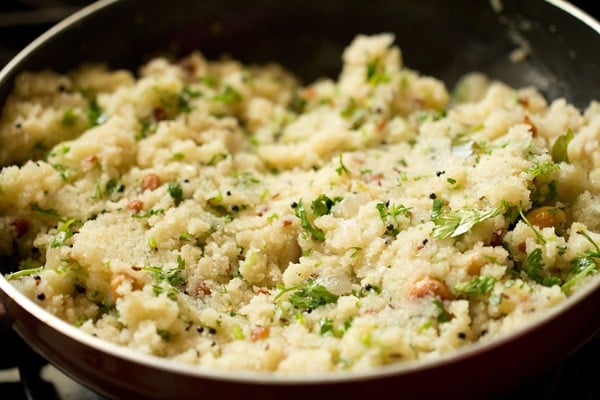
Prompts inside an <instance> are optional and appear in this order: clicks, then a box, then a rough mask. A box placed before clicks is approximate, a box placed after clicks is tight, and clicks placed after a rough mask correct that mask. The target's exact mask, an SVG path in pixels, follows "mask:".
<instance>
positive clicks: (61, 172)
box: [50, 164, 75, 181]
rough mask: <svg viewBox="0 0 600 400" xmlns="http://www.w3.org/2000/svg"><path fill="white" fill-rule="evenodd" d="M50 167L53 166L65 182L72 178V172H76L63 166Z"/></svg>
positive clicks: (54, 165)
mask: <svg viewBox="0 0 600 400" xmlns="http://www.w3.org/2000/svg"><path fill="white" fill-rule="evenodd" d="M50 165H51V166H52V168H54V170H55V171H56V172H58V174H59V175H60V178H61V179H62V180H63V181H66V180H68V179H69V177H70V176H71V172H74V171H75V170H74V169H73V168H70V167H67V166H65V165H62V164H50Z"/></svg>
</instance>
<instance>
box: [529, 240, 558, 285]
mask: <svg viewBox="0 0 600 400" xmlns="http://www.w3.org/2000/svg"><path fill="white" fill-rule="evenodd" d="M521 267H522V269H523V271H525V272H526V273H527V277H528V278H529V279H531V280H532V281H534V282H536V283H539V284H540V285H544V286H553V285H560V284H561V283H562V280H561V279H560V278H558V277H555V276H548V275H546V274H545V273H544V268H545V264H544V260H543V258H542V249H540V248H537V249H535V250H533V251H532V252H531V253H529V254H528V255H527V258H526V259H525V262H524V263H523V265H522V266H521Z"/></svg>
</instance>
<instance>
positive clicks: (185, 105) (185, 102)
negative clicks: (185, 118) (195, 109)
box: [177, 86, 201, 113]
mask: <svg viewBox="0 0 600 400" xmlns="http://www.w3.org/2000/svg"><path fill="white" fill-rule="evenodd" d="M200 96H201V93H200V92H199V91H197V90H192V89H190V88H189V87H187V86H184V87H183V89H181V92H179V95H178V97H177V106H178V108H179V111H180V112H182V113H189V112H190V111H192V107H191V106H190V100H191V99H195V98H197V97H200Z"/></svg>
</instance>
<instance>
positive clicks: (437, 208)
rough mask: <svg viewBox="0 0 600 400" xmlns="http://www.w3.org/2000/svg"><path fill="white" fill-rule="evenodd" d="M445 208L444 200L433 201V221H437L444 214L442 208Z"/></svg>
mask: <svg viewBox="0 0 600 400" xmlns="http://www.w3.org/2000/svg"><path fill="white" fill-rule="evenodd" d="M443 206H444V200H442V199H433V205H432V207H431V220H432V221H435V220H436V219H437V218H439V216H440V215H441V214H442V207H443Z"/></svg>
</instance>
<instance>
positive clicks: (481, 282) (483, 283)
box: [454, 276, 496, 297]
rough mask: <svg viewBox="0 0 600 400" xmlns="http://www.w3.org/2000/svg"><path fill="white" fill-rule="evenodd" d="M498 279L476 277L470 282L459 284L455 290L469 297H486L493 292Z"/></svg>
mask: <svg viewBox="0 0 600 400" xmlns="http://www.w3.org/2000/svg"><path fill="white" fill-rule="evenodd" d="M495 283H496V278H494V277H493V276H476V277H474V278H473V279H471V280H470V281H468V282H464V283H459V284H458V285H456V286H454V290H455V291H456V292H457V293H459V294H462V295H465V296H469V297H477V296H484V295H486V294H488V293H489V292H491V291H492V289H493V288H494V284H495Z"/></svg>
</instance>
